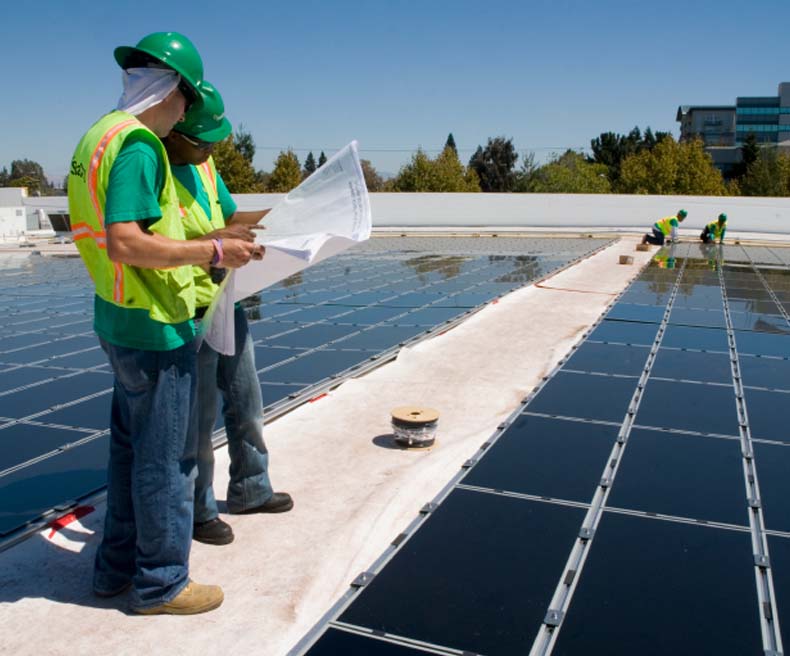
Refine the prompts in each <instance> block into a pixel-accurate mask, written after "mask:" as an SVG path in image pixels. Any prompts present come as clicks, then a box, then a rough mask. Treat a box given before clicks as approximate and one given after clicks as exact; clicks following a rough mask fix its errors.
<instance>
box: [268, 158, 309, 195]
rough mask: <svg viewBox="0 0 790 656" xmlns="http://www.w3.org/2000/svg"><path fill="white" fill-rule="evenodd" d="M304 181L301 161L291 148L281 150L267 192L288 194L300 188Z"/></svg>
mask: <svg viewBox="0 0 790 656" xmlns="http://www.w3.org/2000/svg"><path fill="white" fill-rule="evenodd" d="M301 181H302V168H301V166H300V165H299V159H298V158H297V157H296V154H295V153H294V151H293V150H291V149H290V148H289V149H288V150H281V151H280V154H279V155H278V156H277V160H276V161H275V163H274V170H273V171H272V176H271V178H269V184H268V187H267V191H272V192H280V193H287V192H289V191H291V189H293V188H295V187H298V186H299V183H300V182H301Z"/></svg>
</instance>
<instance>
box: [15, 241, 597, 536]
mask: <svg viewBox="0 0 790 656" xmlns="http://www.w3.org/2000/svg"><path fill="white" fill-rule="evenodd" d="M608 243H609V240H597V239H533V238H503V239H496V240H493V239H488V240H481V239H441V238H415V239H412V238H375V239H372V240H370V241H368V242H366V243H364V244H362V245H360V246H359V247H357V248H355V249H353V250H351V251H347V252H345V253H342V254H340V255H338V256H336V257H334V258H331V259H329V260H326V261H324V262H322V263H321V264H320V265H318V266H315V267H312V268H310V269H307V270H305V271H303V272H301V273H299V274H296V275H294V276H291V277H290V278H288V279H286V280H284V281H282V282H281V283H279V284H278V285H275V286H273V287H271V288H267V289H266V290H264V291H263V292H261V293H259V294H256V295H254V296H252V297H250V298H248V299H245V300H244V302H243V304H242V305H243V306H244V308H245V313H246V315H247V317H248V320H249V322H250V332H251V335H252V337H253V339H254V340H255V353H256V358H257V360H256V362H257V367H258V377H259V381H260V385H261V390H262V394H263V399H264V404H265V408H264V410H265V413H266V416H267V417H268V418H271V417H273V416H276V414H277V413H279V412H283V411H284V410H286V409H288V408H290V407H293V406H294V405H296V404H298V403H301V402H304V401H306V400H308V399H310V398H312V397H313V396H315V395H316V394H318V393H320V392H321V390H322V389H326V388H327V387H330V386H332V385H336V384H337V383H338V382H339V380H342V378H343V376H346V375H355V374H356V373H358V372H361V371H363V370H364V368H365V367H371V366H374V365H375V364H377V363H378V362H381V361H386V357H394V354H395V353H397V351H398V349H399V348H400V347H401V345H403V344H405V343H413V342H414V341H417V340H420V339H423V338H425V337H426V336H428V335H430V334H433V333H431V332H429V331H431V330H433V329H435V328H436V327H437V326H439V325H446V324H447V322H455V321H458V320H460V319H462V318H463V317H464V316H466V315H467V314H468V313H469V312H471V311H474V310H476V309H477V308H478V307H481V306H482V305H484V304H486V303H488V302H489V301H491V300H492V299H494V298H496V297H497V296H499V295H501V294H503V293H505V292H507V291H509V290H511V289H514V288H517V287H520V286H521V285H523V284H525V283H528V282H531V281H533V280H535V279H536V278H538V277H540V276H543V275H546V274H547V273H549V272H550V271H553V270H555V269H557V268H558V267H561V266H565V265H567V264H569V263H570V262H572V261H574V260H576V259H578V258H580V257H584V256H586V255H588V254H590V253H591V252H593V251H594V250H596V249H598V248H600V247H602V246H604V245H606V244H608ZM3 263H4V264H5V266H4V267H3V269H2V276H0V445H6V444H7V445H11V444H16V443H17V442H18V441H19V435H20V434H24V433H25V432H26V431H27V432H29V434H30V438H31V439H30V440H29V441H28V442H27V443H26V444H25V448H18V449H15V448H14V447H10V451H4V450H3V447H0V458H3V457H6V455H7V461H5V462H4V461H0V486H4V487H3V489H5V487H7V486H8V485H12V484H13V485H12V487H13V489H14V490H16V492H15V494H21V495H22V496H20V497H19V498H18V499H16V500H15V501H14V503H15V504H16V505H15V506H14V507H18V510H13V509H12V506H8V508H9V509H10V510H8V511H7V512H6V511H3V512H4V513H5V514H0V517H1V518H2V521H3V524H2V526H3V527H4V528H3V531H4V532H6V533H8V532H12V531H13V530H14V529H15V528H19V527H21V526H23V525H24V524H25V523H27V522H31V521H34V520H36V518H37V517H38V516H40V515H42V514H49V515H50V516H51V514H52V513H51V512H50V511H52V510H53V509H54V508H55V507H56V506H58V505H62V504H69V503H73V502H74V500H75V499H79V498H81V497H84V496H85V495H86V494H89V493H92V492H93V491H95V490H96V489H99V488H101V487H102V485H103V482H104V479H103V476H104V471H105V465H106V460H107V449H106V438H105V437H101V438H99V439H96V440H94V442H91V443H90V446H89V445H88V444H85V445H79V446H73V443H74V442H75V440H74V439H73V437H74V435H77V436H82V437H84V436H85V435H88V436H95V435H98V434H99V432H102V431H106V429H107V428H108V425H109V413H110V397H111V394H110V392H111V388H112V376H111V373H110V370H109V366H108V364H107V361H106V358H105V356H104V353H103V351H102V350H101V348H99V347H98V344H97V339H96V336H95V335H94V334H93V330H92V313H93V286H92V284H91V282H90V280H89V278H88V275H87V273H86V271H85V268H84V266H83V264H82V262H81V261H80V260H79V259H77V258H66V259H64V258H49V257H39V256H35V255H34V256H28V257H24V258H19V257H13V256H8V257H7V258H5V259H4V261H3ZM388 354H389V355H388ZM217 426H218V427H220V426H221V419H220V418H218V422H217ZM4 436H5V441H4ZM59 442H62V444H58V443H59ZM53 449H62V450H61V451H53ZM83 453H85V454H89V456H86V457H84V458H83V457H82V456H79V455H78V454H83ZM82 461H84V462H82ZM86 462H87V463H93V465H95V467H93V465H91V467H90V468H89V471H88V473H85V474H84V485H83V486H82V487H81V486H80V483H79V479H80V476H81V475H82V474H81V473H80V472H81V471H82V470H81V469H80V468H79V465H80V464H85V463H86ZM58 471H60V472H62V473H63V478H62V479H61V478H58V477H57V476H56V475H55V474H57V472H58ZM47 472H49V473H51V474H52V477H51V478H49V479H46V480H48V481H50V482H51V485H50V488H49V491H48V492H47V494H46V495H45V496H44V497H42V498H41V499H39V496H40V495H37V494H36V493H33V492H32V491H31V490H33V489H34V487H35V481H38V480H39V477H40V476H45V475H46V476H49V473H47ZM41 480H45V479H41ZM61 480H62V483H63V484H62V485H61ZM48 485H49V483H48ZM25 495H27V496H25ZM27 497H29V498H27ZM26 499H27V500H26ZM47 504H49V505H47ZM3 508H6V506H3ZM55 512H57V511H55ZM15 522H16V524H15ZM0 546H1V545H0Z"/></svg>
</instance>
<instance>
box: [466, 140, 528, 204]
mask: <svg viewBox="0 0 790 656" xmlns="http://www.w3.org/2000/svg"><path fill="white" fill-rule="evenodd" d="M516 160H518V154H517V153H516V149H515V148H514V147H513V140H512V139H505V138H504V137H496V138H495V139H491V138H490V137H489V139H488V143H487V144H486V147H485V148H483V147H482V146H478V147H477V150H476V151H475V153H474V155H472V158H471V159H470V160H469V167H470V168H471V169H473V170H474V171H475V173H477V177H478V178H479V179H480V188H481V189H482V190H483V191H492V192H506V191H513V187H514V186H515V183H516V174H515V172H514V171H513V167H514V166H515V165H516Z"/></svg>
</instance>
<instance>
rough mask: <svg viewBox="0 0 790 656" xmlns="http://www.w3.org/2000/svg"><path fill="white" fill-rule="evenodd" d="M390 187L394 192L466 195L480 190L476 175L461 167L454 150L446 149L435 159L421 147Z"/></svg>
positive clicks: (402, 168)
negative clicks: (458, 193) (464, 193)
mask: <svg viewBox="0 0 790 656" xmlns="http://www.w3.org/2000/svg"><path fill="white" fill-rule="evenodd" d="M387 188H388V189H389V190H391V191H412V192H459V191H461V192H462V191H480V183H479V182H478V180H477V175H476V174H475V172H474V171H473V170H471V169H470V168H467V167H465V166H464V165H463V164H461V162H460V161H459V159H458V155H456V154H455V151H453V149H452V148H445V149H444V150H443V151H442V153H441V154H440V155H439V156H438V157H437V158H436V159H435V160H432V159H431V158H430V157H428V155H426V154H425V151H423V150H422V149H421V148H420V149H418V150H417V152H416V153H415V154H414V155H413V156H412V158H411V161H410V162H409V163H408V164H406V165H405V166H403V167H401V170H400V171H399V172H398V175H397V176H396V177H395V178H394V179H393V180H391V181H390V182H389V183H388V185H387Z"/></svg>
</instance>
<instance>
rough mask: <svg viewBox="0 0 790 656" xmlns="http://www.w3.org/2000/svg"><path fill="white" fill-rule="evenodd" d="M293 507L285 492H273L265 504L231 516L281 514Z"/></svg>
mask: <svg viewBox="0 0 790 656" xmlns="http://www.w3.org/2000/svg"><path fill="white" fill-rule="evenodd" d="M293 507H294V502H293V499H292V498H291V495H290V494H288V493H287V492H275V493H274V494H272V497H271V499H269V500H268V501H267V502H266V503H262V504H261V505H260V506H255V507H254V508H247V509H246V510H239V511H236V512H233V513H232V514H233V515H252V514H254V513H283V512H288V511H289V510H290V509H291V508H293Z"/></svg>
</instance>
